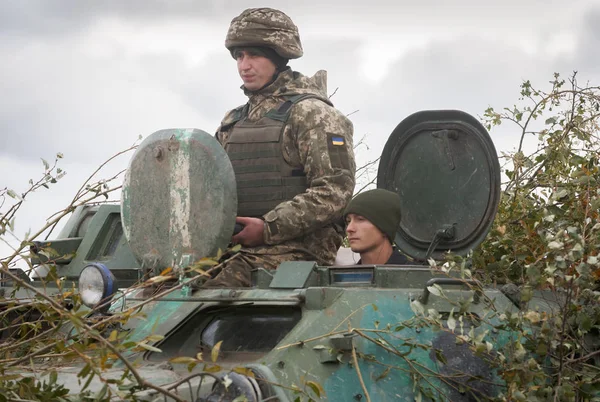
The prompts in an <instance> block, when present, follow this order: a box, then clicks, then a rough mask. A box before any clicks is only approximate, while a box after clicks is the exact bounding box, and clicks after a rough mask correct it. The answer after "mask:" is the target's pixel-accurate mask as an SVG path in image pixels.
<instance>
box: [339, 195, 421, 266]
mask: <svg viewBox="0 0 600 402" xmlns="http://www.w3.org/2000/svg"><path fill="white" fill-rule="evenodd" d="M400 217H401V215H400V196H398V194H396V193H394V192H391V191H388V190H383V189H380V188H378V189H375V190H369V191H365V192H364V193H360V194H358V195H357V196H356V197H354V198H353V199H352V200H351V201H350V203H349V204H348V206H347V207H346V209H345V210H344V218H345V220H346V234H347V235H348V241H349V243H350V248H351V249H352V251H353V252H355V253H359V254H360V261H358V264H365V265H382V264H398V265H402V264H410V261H408V259H407V258H406V257H405V256H404V255H402V254H400V252H398V250H396V249H395V248H394V247H393V242H394V238H395V237H396V232H397V230H398V227H399V225H400Z"/></svg>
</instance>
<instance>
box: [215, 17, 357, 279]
mask: <svg viewBox="0 0 600 402" xmlns="http://www.w3.org/2000/svg"><path fill="white" fill-rule="evenodd" d="M225 47H226V48H227V49H228V50H229V52H230V53H231V55H232V57H233V58H234V59H235V60H236V62H237V68H238V73H239V75H240V78H241V79H242V82H243V85H242V87H241V89H242V90H243V91H244V93H245V94H246V96H247V97H248V102H247V103H246V104H245V105H242V106H240V107H238V108H236V109H233V110H231V111H230V112H228V113H227V114H226V115H225V118H224V119H223V121H222V122H221V125H220V127H219V128H218V130H217V133H216V138H217V140H218V141H219V142H220V143H221V144H222V145H223V147H224V148H225V150H226V151H227V154H228V155H229V158H230V160H231V163H232V165H233V168H234V172H235V175H236V182H237V191H238V217H237V218H236V221H237V223H239V224H241V225H243V230H242V231H241V232H239V233H238V234H236V235H234V236H233V237H232V242H234V243H239V244H241V245H242V246H243V248H242V249H241V251H240V253H239V254H238V255H236V258H234V259H231V260H230V261H228V262H226V263H225V264H224V267H223V269H222V271H221V272H220V273H219V274H218V275H217V276H216V277H215V278H213V279H210V280H208V281H207V282H206V283H205V284H204V286H205V287H243V286H250V285H251V281H250V271H251V270H252V269H255V268H259V267H264V268H267V269H274V268H276V267H277V266H278V265H279V264H280V263H281V262H283V261H292V260H308V261H316V262H317V263H318V264H320V265H331V264H333V262H334V261H335V255H336V252H337V250H338V248H339V247H340V245H341V243H342V238H343V233H344V229H343V221H342V212H343V210H344V208H345V206H346V204H347V203H348V201H349V200H350V198H351V197H352V192H353V190H354V184H355V179H354V173H355V162H354V153H353V146H352V144H353V140H352V135H353V127H352V123H351V122H350V120H348V118H346V117H345V116H344V115H343V114H342V113H340V112H339V111H338V110H337V109H335V108H334V107H333V105H332V103H331V101H330V100H329V99H328V96H327V87H326V72H325V71H318V72H317V73H316V74H315V75H314V76H313V77H307V76H304V75H302V74H301V73H299V72H296V71H293V70H292V69H291V68H290V67H289V66H288V65H287V64H288V61H289V60H290V59H296V58H299V57H301V56H302V54H303V51H302V44H301V42H300V35H299V33H298V28H297V27H296V25H295V24H294V23H293V22H292V20H291V19H290V18H289V17H288V16H287V15H286V14H285V13H283V12H281V11H279V10H275V9H271V8H252V9H247V10H245V11H243V12H242V13H241V14H240V15H239V16H237V17H235V18H234V19H233V20H232V21H231V25H230V27H229V31H228V32H227V38H226V40H225Z"/></svg>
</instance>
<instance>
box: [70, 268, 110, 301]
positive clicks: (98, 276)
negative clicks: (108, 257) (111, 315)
mask: <svg viewBox="0 0 600 402" xmlns="http://www.w3.org/2000/svg"><path fill="white" fill-rule="evenodd" d="M116 291H117V286H116V284H115V277H114V275H113V274H112V272H110V269H108V268H106V265H104V264H99V263H93V264H89V265H88V266H86V267H85V268H84V269H83V271H81V274H79V294H80V295H81V301H82V302H83V304H85V305H86V306H88V307H90V308H94V307H95V306H97V305H98V304H99V303H100V302H102V303H106V302H108V301H109V298H111V297H112V296H113V295H114V294H115V292H116ZM106 307H107V308H108V307H109V305H108V303H107V305H106Z"/></svg>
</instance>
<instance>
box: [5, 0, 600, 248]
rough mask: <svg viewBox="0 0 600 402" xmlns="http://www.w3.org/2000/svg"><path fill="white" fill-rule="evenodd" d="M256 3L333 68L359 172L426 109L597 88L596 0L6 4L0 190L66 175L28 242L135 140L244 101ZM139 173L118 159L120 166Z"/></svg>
mask: <svg viewBox="0 0 600 402" xmlns="http://www.w3.org/2000/svg"><path fill="white" fill-rule="evenodd" d="M322 3H326V4H322ZM259 6H271V7H276V8H279V9H281V10H283V11H285V12H286V13H287V14H288V15H289V16H290V17H291V18H292V19H293V20H294V22H295V23H296V24H297V25H298V26H299V29H300V34H301V38H302V41H303V46H304V57H303V58H301V59H299V60H294V61H292V62H291V63H290V65H291V66H292V68H293V69H295V70H297V71H300V72H302V73H304V74H306V75H312V74H314V73H315V72H316V71H317V70H319V69H324V70H327V71H328V82H329V93H333V91H334V90H335V89H336V88H338V90H337V93H336V94H335V96H334V97H333V98H332V101H333V102H334V104H335V105H336V107H338V108H339V109H340V110H341V111H342V112H344V113H346V114H349V113H351V112H354V111H356V110H358V112H356V113H354V114H352V115H351V119H352V120H353V122H354V128H355V139H357V140H358V139H360V138H361V137H363V136H366V140H367V143H368V145H369V147H370V150H369V151H367V150H366V149H362V150H361V152H360V154H359V155H358V156H357V158H358V161H359V164H360V163H361V162H364V161H366V160H369V159H372V158H374V157H377V156H378V155H379V153H380V151H381V149H382V147H383V145H384V143H385V141H386V139H387V137H388V135H389V134H390V133H391V131H392V130H393V129H394V127H395V126H396V125H397V124H398V123H399V122H400V121H401V120H402V119H403V118H404V117H406V116H408V115H409V114H411V113H413V112H416V111H418V110H422V109H437V108H451V109H462V110H464V111H466V112H469V113H471V114H473V115H475V116H481V115H482V114H483V111H484V110H485V109H486V108H487V107H488V106H494V107H497V108H501V107H504V106H509V105H511V104H513V103H514V102H515V101H516V99H517V96H518V92H519V88H518V87H519V84H520V82H521V81H522V80H524V79H530V80H531V81H532V82H533V83H534V84H538V85H539V86H544V84H545V83H547V82H548V81H549V80H550V78H551V75H552V73H553V72H555V71H557V72H560V73H562V74H563V75H565V76H567V75H569V74H570V73H571V72H572V71H573V70H578V71H579V77H580V80H589V81H590V82H591V83H594V84H596V85H598V84H599V83H600V68H599V67H600V53H599V51H598V49H600V1H599V0H596V1H590V0H579V1H578V0H573V1H570V2H566V1H562V0H561V1H558V0H545V1H526V0H521V1H516V0H504V1H497V2H491V1H480V0H478V1H476V0H470V1H460V2H459V1H443V0H437V1H434V0H429V1H421V2H420V3H417V2H415V1H389V0H388V1H382V0H370V1H353V0H344V1H341V0H336V1H326V2H323V1H318V2H317V1H307V0H304V1H289V0H278V1H263V2H255V1H246V0H230V1H227V0H223V1H219V0H195V1H175V0H131V1H127V0H121V1H91V0H72V1H66V0H65V1H49V0H38V1H35V0H19V1H2V2H0V54H1V55H2V57H1V58H2V62H1V63H0V75H1V77H2V80H1V81H0V133H1V137H0V172H1V173H0V188H4V187H5V186H7V187H9V188H11V189H14V190H15V191H17V192H22V191H24V190H25V188H26V187H27V182H28V180H29V179H35V178H37V177H39V175H40V173H41V171H42V169H43V165H42V162H41V160H40V158H45V159H48V160H51V159H53V157H54V155H55V154H56V153H57V152H61V153H63V154H64V159H63V161H62V162H61V166H62V168H63V169H65V170H66V171H67V176H66V177H65V178H64V179H63V180H62V181H61V182H59V183H58V184H57V185H55V186H54V187H53V188H52V189H51V191H48V190H46V191H40V192H37V193H36V194H33V196H32V197H31V198H30V199H29V200H28V201H27V203H26V205H25V208H24V209H23V211H22V214H21V215H20V216H19V217H18V220H17V232H18V233H19V234H22V233H24V232H25V231H26V230H27V229H28V228H32V229H35V228H37V227H39V226H40V225H41V224H42V223H43V221H44V219H45V218H47V217H48V216H49V215H50V214H51V213H53V212H55V211H56V210H58V209H60V208H61V207H62V206H64V205H66V203H67V202H68V200H70V199H71V198H72V196H73V194H74V192H75V191H76V189H77V188H78V187H79V185H80V184H81V183H82V181H83V180H85V178H86V177H87V175H89V174H90V173H91V172H93V171H94V169H95V168H96V167H97V166H98V165H99V164H100V163H101V162H102V161H103V160H105V159H107V158H108V157H110V156H111V155H113V154H115V153H117V152H118V151H120V150H122V149H124V148H127V147H128V146H129V145H130V144H132V143H133V142H135V141H136V139H137V138H138V136H140V135H142V136H144V137H146V136H148V135H150V134H151V133H153V132H154V131H157V130H160V129H163V128H173V127H195V128H199V129H203V130H205V131H207V132H209V133H212V132H214V130H215V129H216V127H217V126H218V124H219V122H220V120H221V118H222V117H223V115H224V113H225V112H226V111H227V110H229V109H231V108H233V107H236V106H238V105H240V104H243V103H244V102H245V97H244V95H243V93H242V92H241V90H240V89H239V86H240V84H241V82H240V79H239V77H238V76H237V72H236V66H235V62H234V60H233V59H232V58H231V56H230V55H229V53H228V51H227V50H226V49H225V47H224V38H225V34H226V32H227V28H228V25H229V22H230V21H231V19H232V18H233V17H234V16H236V15H238V14H239V13H240V12H241V11H242V10H244V9H245V8H248V7H259ZM491 134H492V138H493V140H494V143H495V144H496V147H497V149H498V151H503V150H510V149H512V148H514V147H515V146H516V145H517V141H518V134H517V133H516V132H514V131H512V130H509V129H506V128H503V129H502V130H499V131H492V133H491ZM127 163H128V157H124V158H121V159H120V160H118V161H117V162H116V163H115V165H114V166H113V168H112V169H113V170H112V171H117V170H119V169H123V168H125V167H126V166H127ZM5 250H6V248H5V247H4V246H3V245H1V244H0V251H5ZM4 254H5V252H2V253H0V256H1V255H4Z"/></svg>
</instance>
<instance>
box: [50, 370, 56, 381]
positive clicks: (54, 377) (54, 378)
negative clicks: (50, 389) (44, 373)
mask: <svg viewBox="0 0 600 402" xmlns="http://www.w3.org/2000/svg"><path fill="white" fill-rule="evenodd" d="M57 380H58V374H57V373H56V370H52V371H51V372H50V379H49V381H50V384H56V381H57Z"/></svg>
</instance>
